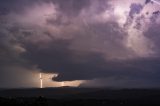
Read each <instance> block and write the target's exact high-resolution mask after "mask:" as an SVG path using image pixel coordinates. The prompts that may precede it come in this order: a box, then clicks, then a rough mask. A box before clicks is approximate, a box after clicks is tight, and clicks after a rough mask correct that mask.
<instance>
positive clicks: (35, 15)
mask: <svg viewBox="0 0 160 106" xmlns="http://www.w3.org/2000/svg"><path fill="white" fill-rule="evenodd" d="M159 2H160V1H158V0H151V1H150V0H0V88H20V87H39V73H42V74H43V78H44V83H45V87H57V86H79V87H115V88H159V87H160V46H159V45H160V43H159V40H160V30H159V28H160V3H159ZM48 75H49V77H48Z"/></svg>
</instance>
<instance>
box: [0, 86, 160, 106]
mask: <svg viewBox="0 0 160 106" xmlns="http://www.w3.org/2000/svg"><path fill="white" fill-rule="evenodd" d="M5 105H10V106H14V105H16V106H95V105H96V106H132V105H133V106H142V105H143V106H146V105H147V106H148V105H150V106H151V105H152V106H153V105H154V106H155V105H159V106H160V90H156V89H154V90H147V89H123V90H109V89H87V88H86V89H85V88H46V89H13V90H0V106H5Z"/></svg>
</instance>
